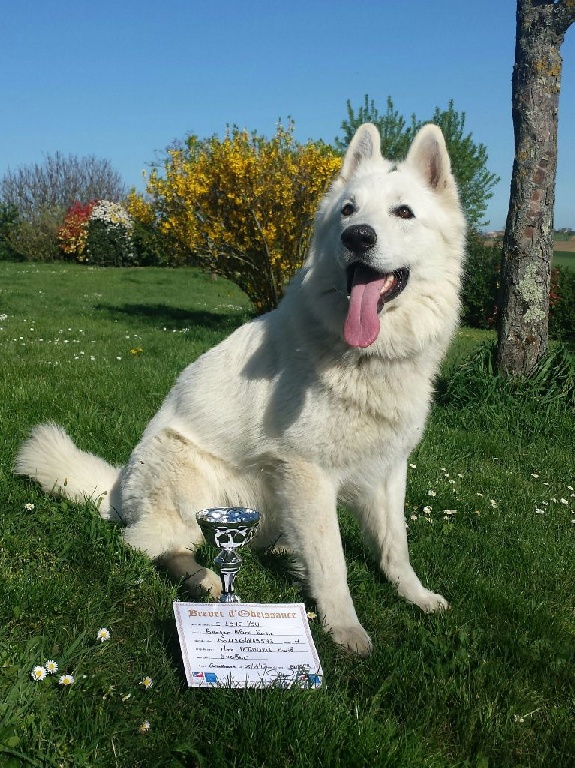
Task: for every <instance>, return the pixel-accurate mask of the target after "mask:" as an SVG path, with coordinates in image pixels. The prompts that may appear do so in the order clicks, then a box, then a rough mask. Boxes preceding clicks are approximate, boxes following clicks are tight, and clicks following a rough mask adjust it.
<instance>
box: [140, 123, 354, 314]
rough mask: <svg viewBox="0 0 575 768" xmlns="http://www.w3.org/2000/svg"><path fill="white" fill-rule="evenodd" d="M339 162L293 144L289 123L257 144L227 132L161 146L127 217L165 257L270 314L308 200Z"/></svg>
mask: <svg viewBox="0 0 575 768" xmlns="http://www.w3.org/2000/svg"><path fill="white" fill-rule="evenodd" d="M340 165H341V158H340V156H339V155H337V154H336V152H335V150H333V149H332V148H331V147H330V146H328V145H326V144H324V143H323V142H311V141H309V142H307V143H306V144H298V143H297V142H296V141H295V139H294V136H293V123H292V122H290V123H289V124H288V126H287V127H284V126H283V125H282V124H281V123H279V124H278V127H277V131H276V134H275V135H274V136H273V137H272V138H271V139H267V138H265V137H264V136H261V135H258V134H257V133H255V132H253V133H248V132H247V131H243V130H240V129H239V128H237V127H234V128H228V130H227V131H226V134H225V136H224V137H223V138H218V137H217V136H214V137H212V138H209V139H202V140H201V139H198V138H197V137H196V136H193V135H191V136H188V138H187V140H186V142H185V145H183V146H179V147H172V148H170V149H168V150H167V153H166V157H165V159H164V162H163V166H162V167H161V168H158V167H156V168H154V169H153V170H152V171H151V173H150V176H149V178H148V183H147V190H146V192H147V195H146V198H143V197H142V196H138V195H136V194H134V193H132V195H131V198H130V202H129V206H128V209H129V212H130V213H131V215H133V216H134V217H135V218H137V219H138V218H141V219H142V220H146V221H147V222H148V223H149V221H150V220H151V210H152V211H153V212H154V215H155V222H156V226H157V227H158V228H159V230H160V232H161V233H162V234H163V235H164V236H165V237H166V240H167V241H168V242H170V246H171V248H173V249H175V251H176V253H174V254H173V256H174V260H175V261H176V262H179V263H196V264H199V265H201V266H202V267H204V268H206V269H208V270H210V271H211V272H213V273H215V274H219V275H222V276H224V277H226V278H228V279H230V280H232V281H233V282H235V283H236V284H237V285H238V286H239V287H240V288H241V289H242V290H243V291H245V293H246V294H247V295H248V296H249V297H250V299H251V300H252V302H253V304H254V306H255V308H256V310H257V311H258V312H266V311H268V310H270V309H273V307H275V306H276V305H277V303H278V301H279V299H280V298H281V296H282V293H283V291H284V288H285V285H286V283H287V282H288V280H289V279H290V278H291V276H292V275H293V274H294V272H295V271H296V269H298V268H299V267H300V266H301V264H302V262H303V259H304V256H305V253H306V251H307V247H308V244H309V239H310V234H311V225H312V222H313V216H314V213H315V209H316V207H317V203H318V200H319V198H320V196H321V195H322V193H323V192H324V191H325V189H326V187H327V185H328V183H329V182H330V181H331V179H332V178H333V177H334V175H335V173H336V171H338V170H339V167H340Z"/></svg>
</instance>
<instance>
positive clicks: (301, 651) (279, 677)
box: [174, 602, 323, 688]
mask: <svg viewBox="0 0 575 768" xmlns="http://www.w3.org/2000/svg"><path fill="white" fill-rule="evenodd" d="M174 614H175V616H176V624H177V627H178V635H179V638H180V646H181V649H182V657H183V660H184V667H185V670H186V678H187V680H188V685H189V686H194V687H196V686H204V687H205V686H207V687H212V686H218V685H224V686H227V687H230V688H246V687H258V688H259V687H264V686H270V685H276V686H282V687H289V686H291V685H300V686H302V687H304V688H317V687H319V686H320V685H321V679H322V675H323V672H322V669H321V664H320V661H319V657H318V655H317V651H316V649H315V646H314V643H313V638H312V636H311V632H310V630H309V623H308V618H307V614H306V609H305V606H304V605H303V603H287V604H270V603H264V604H261V603H181V602H175V603H174Z"/></svg>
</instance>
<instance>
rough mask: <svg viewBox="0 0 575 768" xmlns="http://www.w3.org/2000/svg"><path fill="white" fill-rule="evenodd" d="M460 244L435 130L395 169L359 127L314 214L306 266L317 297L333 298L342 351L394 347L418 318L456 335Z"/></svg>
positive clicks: (446, 165) (376, 140) (368, 128)
mask: <svg viewBox="0 0 575 768" xmlns="http://www.w3.org/2000/svg"><path fill="white" fill-rule="evenodd" d="M464 235H465V223H464V218H463V215H462V212H461V208H460V205H459V200H458V194H457V187H456V184H455V180H454V178H453V175H452V173H451V164H450V161H449V155H448V153H447V149H446V146H445V141H444V138H443V134H442V133H441V130H440V129H439V128H438V127H437V126H435V125H432V124H429V125H426V126H424V127H423V128H422V129H421V130H420V131H419V133H418V134H417V135H416V137H415V139H414V141H413V143H412V145H411V148H410V150H409V153H408V155H407V157H406V159H405V160H404V161H403V162H402V163H398V164H395V163H392V162H390V161H388V160H386V159H385V158H383V157H382V155H381V152H380V137H379V133H378V131H377V129H376V128H375V126H373V125H371V124H365V125H362V126H361V127H360V128H359V129H358V131H357V132H356V134H355V136H354V137H353V139H352V141H351V143H350V145H349V148H348V150H347V152H346V155H345V157H344V160H343V165H342V169H341V173H340V174H339V176H338V178H337V179H336V180H335V182H334V183H333V185H332V187H331V189H330V190H329V192H328V193H327V195H326V196H325V198H324V199H323V201H322V203H321V205H320V208H319V211H318V214H317V217H316V228H315V235H314V244H313V248H312V254H311V257H310V260H309V262H308V266H309V267H311V268H312V269H311V271H312V272H313V271H316V273H317V277H319V279H320V282H321V284H322V290H323V291H326V292H329V291H330V290H331V291H332V292H333V293H335V294H338V296H339V299H338V301H339V304H340V305H341V310H343V315H344V317H343V322H342V324H341V331H340V332H341V333H343V338H344V340H345V342H346V343H347V344H348V346H350V347H356V348H360V349H368V348H371V347H372V345H375V346H376V347H379V346H381V344H380V342H382V340H383V341H384V342H388V341H389V340H390V339H392V341H393V339H395V343H396V344H397V342H398V341H399V339H398V338H397V334H398V332H399V331H403V332H404V333H405V331H406V323H407V325H409V323H411V324H412V326H413V324H414V323H415V322H416V317H417V315H419V316H420V317H427V319H428V321H429V320H430V318H431V319H432V316H433V315H436V316H439V315H442V318H441V319H442V320H443V322H444V323H448V324H450V325H451V326H454V325H455V321H456V318H457V312H458V307H459V301H458V292H459V283H460V274H461V265H462V260H463V251H464ZM339 314H340V320H341V312H340V313H339ZM448 315H450V317H448ZM437 319H438V318H437V317H436V318H435V320H436V321H437ZM408 320H409V322H407V321H408ZM401 324H403V327H400V326H401ZM413 330H414V331H415V329H413ZM424 336H427V334H424ZM373 351H376V350H375V349H374V350H373Z"/></svg>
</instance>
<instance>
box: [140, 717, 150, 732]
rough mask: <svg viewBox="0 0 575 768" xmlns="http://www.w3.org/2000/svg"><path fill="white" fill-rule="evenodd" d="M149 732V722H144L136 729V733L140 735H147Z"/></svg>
mask: <svg viewBox="0 0 575 768" xmlns="http://www.w3.org/2000/svg"><path fill="white" fill-rule="evenodd" d="M149 730H150V721H149V720H144V722H143V723H142V725H141V726H140V727H139V728H138V731H139V732H140V733H147V732H148V731H149Z"/></svg>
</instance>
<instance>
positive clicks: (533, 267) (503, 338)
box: [496, 0, 575, 376]
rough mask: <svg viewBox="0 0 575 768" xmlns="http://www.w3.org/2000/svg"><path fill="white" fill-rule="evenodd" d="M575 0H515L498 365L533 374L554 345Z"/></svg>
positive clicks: (506, 371)
mask: <svg viewBox="0 0 575 768" xmlns="http://www.w3.org/2000/svg"><path fill="white" fill-rule="evenodd" d="M573 21H575V0H557V2H552V0H517V32H516V41H515V66H514V68H513V79H512V116H513V128H514V133H515V160H514V163H513V172H512V177H511V192H510V199H509V212H508V215H507V223H506V227H505V236H504V239H503V260H502V265H501V292H500V297H499V312H498V338H497V355H496V356H497V368H498V370H499V371H500V372H501V373H503V374H505V375H509V376H523V375H529V374H530V373H531V372H532V371H533V369H534V368H535V366H536V365H537V362H538V361H539V360H540V359H541V357H543V356H544V355H545V353H546V352H547V346H548V339H549V337H548V316H549V289H550V278H551V259H552V256H553V207H554V203H555V176H556V168H557V120H558V107H559V91H560V85H561V70H562V64H563V62H562V59H561V54H560V48H561V44H562V43H563V39H564V37H565V33H566V31H567V29H568V28H569V26H570V25H571V24H572V23H573Z"/></svg>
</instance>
